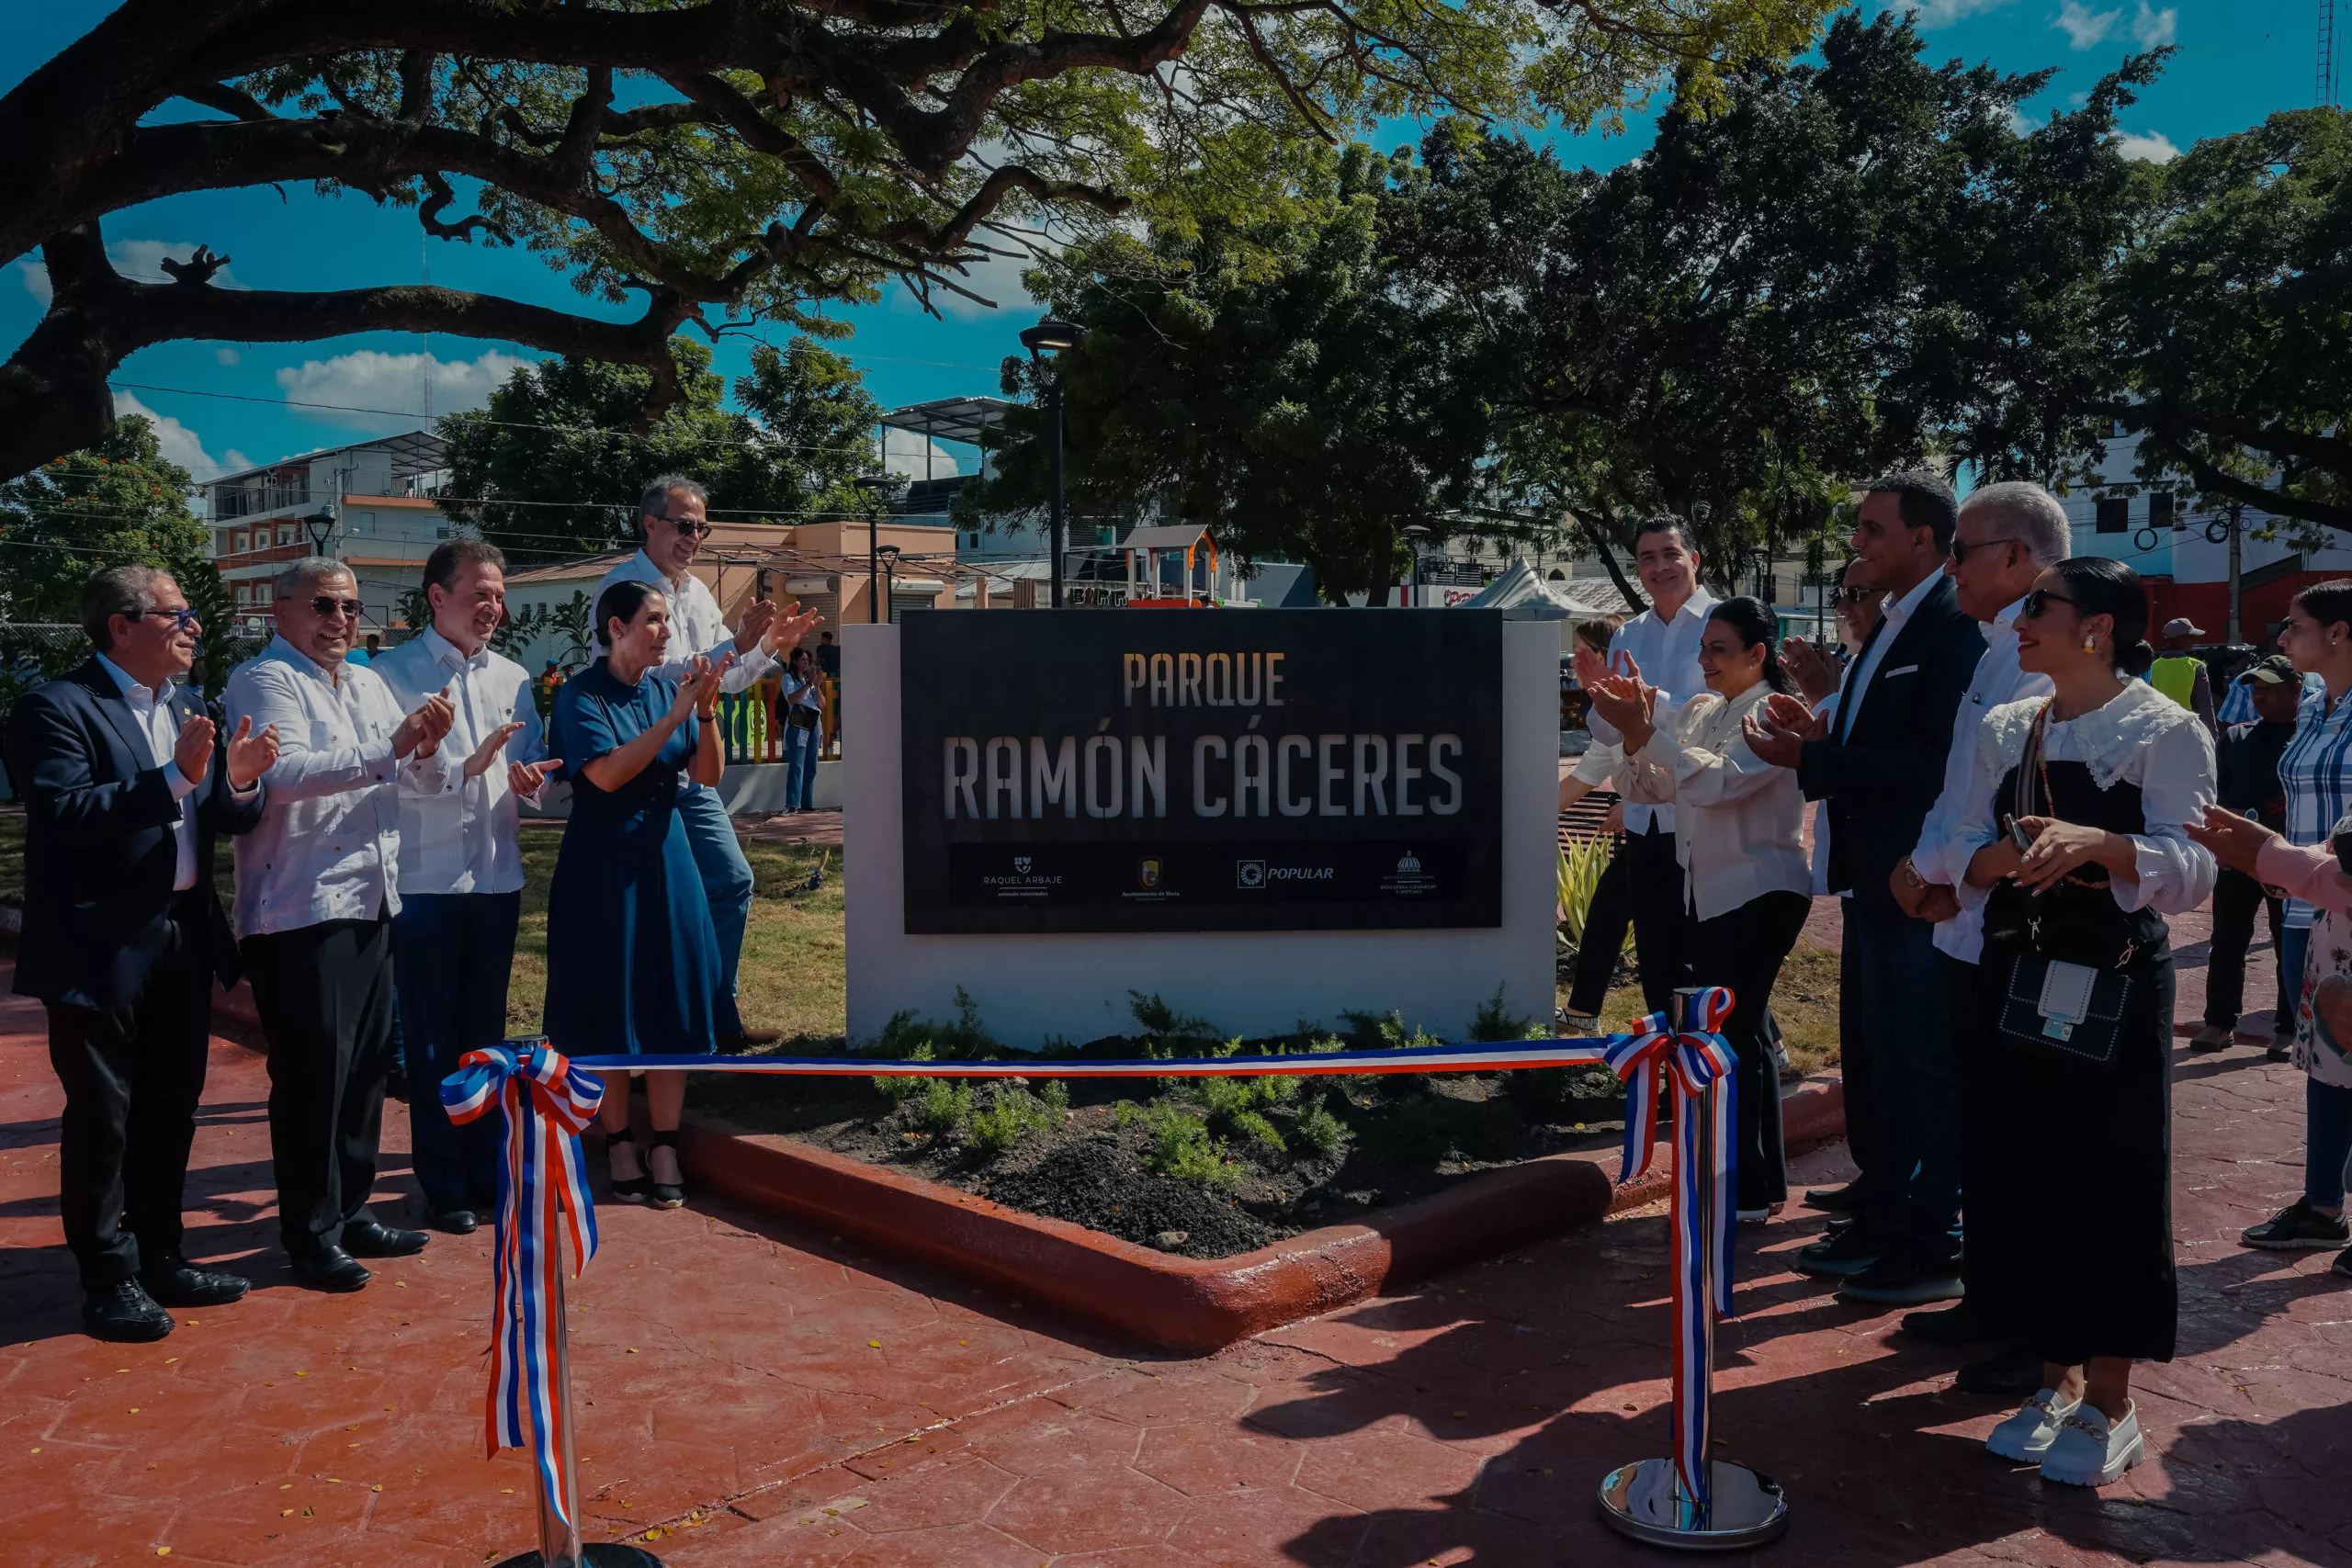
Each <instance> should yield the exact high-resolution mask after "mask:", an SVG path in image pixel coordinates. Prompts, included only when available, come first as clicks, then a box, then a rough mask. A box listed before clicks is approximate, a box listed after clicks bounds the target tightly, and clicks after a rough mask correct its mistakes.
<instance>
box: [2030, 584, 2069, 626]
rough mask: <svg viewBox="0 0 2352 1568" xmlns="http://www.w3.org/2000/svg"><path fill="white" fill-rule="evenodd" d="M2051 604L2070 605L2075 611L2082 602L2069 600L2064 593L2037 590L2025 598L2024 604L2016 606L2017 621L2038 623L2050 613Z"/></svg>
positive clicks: (2043, 589) (2045, 589)
mask: <svg viewBox="0 0 2352 1568" xmlns="http://www.w3.org/2000/svg"><path fill="white" fill-rule="evenodd" d="M2052 604H2072V605H2073V606H2074V607H2075V609H2077V610H2079V609H2081V608H2082V607H2083V604H2082V601H2081V600H2079V599H2069V598H2067V597H2066V596H2065V595H2064V593H2052V592H2050V590H2048V589H2047V588H2037V589H2035V590H2034V591H2033V592H2030V593H2029V594H2027V595H2026V596H2025V603H2024V604H2020V605H2018V620H2020V621H2038V620H2040V619H2041V617H2042V616H2044V615H2048V614H2049V613H2050V606H2051V605H2052Z"/></svg>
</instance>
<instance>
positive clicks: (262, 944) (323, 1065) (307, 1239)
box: [243, 915, 392, 1255]
mask: <svg viewBox="0 0 2352 1568" xmlns="http://www.w3.org/2000/svg"><path fill="white" fill-rule="evenodd" d="M391 933H392V922H391V919H390V916H386V915H379V916H378V917H377V918H376V919H372V920H325V921H322V922H321V923H319V924H318V925H314V926H302V927H300V928H298V929H296V930H294V931H273V932H270V933H268V934H266V935H263V936H250V937H247V938H246V939H245V941H244V947H243V952H244V956H245V969H246V972H247V973H248V974H249V975H250V976H252V978H253V986H254V1010H255V1011H257V1012H259V1013H260V1015H261V1027H262V1032H263V1033H264V1034H265V1035H266V1036H267V1037H268V1041H269V1153H270V1159H271V1162H272V1163H273V1164H274V1165H275V1166H276V1168H277V1227H278V1235H279V1237H280V1239H281V1240H282V1241H283V1242H284V1243H285V1246H286V1250H287V1251H288V1252H289V1253H294V1254H298V1255H300V1254H306V1253H310V1252H314V1251H316V1250H317V1249H318V1248H320V1247H335V1246H340V1245H341V1244H342V1240H343V1227H344V1226H345V1225H346V1224H358V1223H361V1222H363V1221H366V1220H368V1219H371V1218H373V1216H372V1215H371V1214H370V1213H368V1193H369V1192H370V1191H371V1190H373V1189H374V1187H375V1185H376V1145H377V1142H378V1138H379V1134H380V1133H381V1131H382V1128H383V1121H384V1078H385V1076H386V1075H387V1073H388V1072H389V1071H390V1067H391V1043H392V934H391Z"/></svg>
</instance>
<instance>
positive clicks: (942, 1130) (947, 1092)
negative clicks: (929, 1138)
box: [914, 1078, 972, 1136]
mask: <svg viewBox="0 0 2352 1568" xmlns="http://www.w3.org/2000/svg"><path fill="white" fill-rule="evenodd" d="M914 1115H915V1124H916V1125H917V1126H919V1127H921V1128H922V1130H923V1131H924V1132H926V1133H933V1134H939V1135H942V1136H944V1135H946V1134H950V1133H954V1132H956V1131H958V1130H960V1129H961V1128H962V1127H963V1126H964V1125H965V1123H967V1122H969V1121H971V1119H972V1086H971V1085H969V1084H967V1083H964V1082H961V1081H960V1080H957V1079H955V1078H925V1079H923V1080H922V1093H921V1094H920V1095H918V1096H916V1097H915V1100H914Z"/></svg>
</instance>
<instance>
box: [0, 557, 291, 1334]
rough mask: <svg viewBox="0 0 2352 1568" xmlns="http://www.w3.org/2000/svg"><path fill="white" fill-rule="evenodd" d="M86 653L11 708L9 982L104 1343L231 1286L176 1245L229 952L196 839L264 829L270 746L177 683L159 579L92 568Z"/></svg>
mask: <svg viewBox="0 0 2352 1568" xmlns="http://www.w3.org/2000/svg"><path fill="white" fill-rule="evenodd" d="M82 628H83V630H85V632H87V633H88V634H89V637H90V643H91V646H92V647H93V648H94V649H96V652H95V653H93V654H92V655H91V657H90V658H89V659H88V660H86V661H85V662H84V663H83V664H82V665H81V666H80V667H79V668H78V669H76V670H75V671H74V672H73V673H72V674H70V675H67V676H65V677H64V678H62V680H56V681H50V682H44V683H43V684H41V685H40V686H36V687H35V688H33V690H31V691H30V692H28V693H27V694H25V695H24V696H23V697H21V698H20V699H18V700H17V704H16V705H15V707H14V708H12V709H11V710H10V712H9V715H8V730H7V753H8V772H9V774H10V776H11V778H12V779H13V780H14V781H15V783H16V788H17V799H19V800H20V801H22V802H23V803H24V807H25V929H24V937H23V940H22V942H21V944H20V951H19V952H18V954H17V994H18V995H19V996H27V997H38V998H40V1001H41V1003H42V1005H43V1007H44V1008H45V1009H46V1010H47V1012H48V1015H49V1059H50V1063H51V1066H54V1067H55V1069H56V1071H57V1078H58V1082H59V1084H60V1085H61V1086H62V1088H63V1089H64V1090H65V1113H64V1116H63V1117H62V1122H61V1127H60V1131H59V1134H58V1145H59V1147H58V1166H59V1170H58V1207H59V1209H60V1211H61V1216H60V1217H61V1218H62V1220H63V1222H64V1231H65V1245H66V1246H67V1247H69V1248H71V1249H72V1251H73V1254H74V1263H75V1265H76V1267H77V1268H78V1269H79V1270H80V1272H81V1276H82V1292H83V1305H82V1322H83V1325H84V1326H85V1327H86V1328H87V1329H88V1330H89V1332H90V1333H91V1334H92V1335H94V1336H96V1337H98V1338H100V1339H113V1340H132V1341H145V1340H153V1339H160V1338H162V1337H164V1335H166V1334H169V1333H170V1332H171V1331H172V1327H173V1324H172V1317H171V1314H169V1313H168V1312H166V1311H164V1308H165V1307H175V1306H177V1307H195V1306H200V1307H215V1306H222V1305H225V1304H227V1303H230V1302H233V1301H235V1300H237V1299H238V1298H239V1297H241V1296H243V1294H244V1293H245V1284H246V1282H245V1280H243V1279H242V1278H240V1277H239V1276H237V1275H234V1274H220V1273H214V1272H211V1271H209V1270H206V1269H198V1268H196V1267H194V1266H193V1265H191V1264H190V1263H189V1262H188V1261H187V1258H186V1257H185V1256H184V1255H183V1254H182V1253H181V1250H180V1235H181V1229H180V1201H181V1190H182V1188H183V1187H184V1186H185V1185H186V1183H187V1156H188V1148H189V1145H190V1144H191V1143H192V1142H193V1140H194V1138H195V1135H196V1108H197V1104H198V1101H199V1100H201V1099H202V1098H203V1095H204V1068H205V1059H206V1049H205V1041H206V1035H207V1021H209V1018H210V1016H211V1008H210V1005H209V996H210V993H211V988H212V983H213V982H214V981H216V980H217V981H219V982H220V984H221V985H222V986H223V987H227V986H231V985H233V984H235V983H236V978H237V953H236V945H235V942H233V940H232V938H231V936H230V934H229V927H228V922H227V921H226V920H223V919H221V918H220V899H219V898H218V897H216V896H215V895H214V893H213V891H212V842H213V839H214V837H215V835H217V834H220V833H232V834H233V833H243V832H246V831H249V830H250V829H252V828H253V826H254V823H255V822H257V821H258V820H260V818H261V813H262V805H263V801H262V795H261V793H260V791H259V790H258V789H256V788H255V787H254V786H255V782H256V780H258V779H259V777H260V776H261V774H262V773H263V771H264V770H266V768H267V767H268V766H269V765H270V762H271V761H273V760H274V758H275V757H276V755H277V736H275V735H274V734H272V733H271V732H270V731H269V730H267V729H266V728H265V729H263V730H261V731H260V732H259V733H255V732H254V728H253V726H252V724H251V722H250V721H248V722H247V723H246V724H245V725H244V726H243V728H240V729H238V730H237V731H236V732H235V734H234V735H233V736H224V735H223V734H222V733H221V732H220V729H219V728H218V727H217V726H216V725H215V724H214V723H213V720H212V717H211V716H210V714H209V712H208V711H207V710H206V707H205V704H204V699H203V697H202V696H201V695H200V694H198V693H196V692H194V691H191V690H190V689H189V688H188V687H187V686H186V685H184V684H181V683H180V682H179V679H178V678H179V677H182V676H184V675H185V674H186V672H187V668H188V664H189V662H190V660H192V659H193V658H194V657H195V654H196V634H197V632H198V630H199V629H200V627H199V626H198V621H197V618H196V612H195V611H193V610H191V609H189V608H188V606H187V599H186V598H185V597H183V596H182V595H181V593H180V589H179V584H178V583H176V582H175V581H172V577H171V574H170V573H169V572H166V571H164V570H161V569H160V568H156V567H150V566H118V567H108V568H107V569H106V570H102V571H99V572H97V573H96V574H95V575H93V576H92V577H91V579H90V580H89V581H88V582H87V583H85V584H84V586H83V589H82Z"/></svg>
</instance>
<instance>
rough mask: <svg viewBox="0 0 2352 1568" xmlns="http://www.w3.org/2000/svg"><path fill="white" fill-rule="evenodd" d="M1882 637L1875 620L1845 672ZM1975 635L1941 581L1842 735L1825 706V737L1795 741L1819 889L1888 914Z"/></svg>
mask: <svg viewBox="0 0 2352 1568" xmlns="http://www.w3.org/2000/svg"><path fill="white" fill-rule="evenodd" d="M1885 635H1886V620H1885V618H1884V617H1883V616H1882V617H1880V620H1879V623H1878V625H1877V626H1872V627H1871V635H1870V637H1869V638H1868V640H1866V641H1865V642H1864V643H1863V644H1862V651H1861V652H1860V654H1857V655H1856V656H1855V659H1854V663H1853V666H1852V668H1853V669H1855V670H1857V671H1859V670H1860V668H1861V665H1862V660H1864V659H1866V658H1868V657H1869V655H1870V650H1871V648H1872V647H1873V646H1874V645H1875V644H1876V643H1877V642H1878V640H1879V638H1880V637H1883V636H1885ZM1984 657H1985V629H1984V627H1982V626H1978V625H1977V624H1976V622H1975V620H1974V618H1973V617H1972V616H1970V615H1968V614H1967V613H1966V612H1964V611H1962V609H1961V607H1960V600H1959V597H1958V595H1957V594H1956V593H1955V592H1953V589H1952V585H1951V578H1949V577H1940V576H1939V577H1938V578H1937V580H1936V585H1935V586H1934V587H1933V588H1931V589H1929V590H1928V595H1927V597H1926V598H1924V599H1922V600H1920V601H1919V607H1918V608H1917V610H1915V611H1913V612H1912V614H1911V618H1910V619H1908V620H1906V621H1905V622H1904V623H1903V629H1902V630H1901V631H1899V632H1897V633H1896V634H1895V636H1894V642H1893V643H1892V644H1890V645H1889V646H1888V648H1887V650H1886V652H1885V654H1884V655H1883V657H1882V658H1881V659H1880V660H1879V662H1878V670H1877V671H1876V673H1875V674H1873V675H1872V677H1871V683H1870V685H1869V687H1868V688H1866V689H1865V690H1864V691H1863V693H1862V705H1861V709H1860V712H1859V713H1857V714H1856V715H1855V716H1854V730H1853V733H1852V734H1851V735H1846V736H1845V737H1844V739H1839V737H1840V736H1841V735H1842V734H1843V732H1844V730H1845V707H1846V699H1845V697H1844V696H1843V695H1840V696H1839V698H1838V705H1837V706H1836V707H1834V708H1832V709H1830V710H1829V711H1830V724H1829V737H1830V738H1829V739H1826V740H1811V741H1807V742H1806V743H1805V747H1804V754H1803V756H1801V757H1800V758H1799V759H1798V761H1797V783H1798V784H1799V785H1801V786H1802V787H1803V789H1804V797H1805V798H1806V799H1807V800H1820V801H1826V802H1827V804H1826V806H1824V807H1822V809H1823V810H1824V811H1826V812H1827V813H1828V816H1829V891H1831V892H1832V893H1844V892H1847V891H1849V890H1850V891H1851V892H1852V893H1853V894H1854V895H1855V897H1858V898H1863V899H1868V900H1871V901H1872V902H1873V903H1876V904H1883V905H1884V906H1885V907H1886V908H1889V909H1894V908H1896V906H1895V903H1894V894H1893V893H1892V892H1891V891H1890V890H1889V888H1888V886H1887V879H1888V878H1889V877H1890V876H1892V875H1893V874H1894V866H1895V863H1896V862H1898V861H1900V860H1901V859H1902V858H1903V857H1904V856H1905V855H1907V854H1909V853H1910V852H1912V851H1913V850H1915V849H1917V847H1918V845H1919V827H1920V824H1921V823H1923V822H1925V821H1926V820H1927V818H1928V810H1929V809H1930V808H1931V807H1934V805H1935V804H1936V796H1937V795H1939V794H1941V793H1942V792H1943V786H1944V759H1945V757H1946V755H1947V754H1948V753H1949V752H1950V751H1951V727H1952V720H1953V716H1955V715H1956V714H1957V713H1958V712H1959V710H1960V704H1961V699H1962V697H1963V696H1965V695H1966V694H1967V693H1968V682H1969V681H1970V680H1971V679H1972V678H1973V676H1974V675H1975V673H1976V662H1977V660H1980V659H1983V658H1984Z"/></svg>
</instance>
